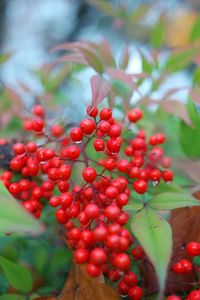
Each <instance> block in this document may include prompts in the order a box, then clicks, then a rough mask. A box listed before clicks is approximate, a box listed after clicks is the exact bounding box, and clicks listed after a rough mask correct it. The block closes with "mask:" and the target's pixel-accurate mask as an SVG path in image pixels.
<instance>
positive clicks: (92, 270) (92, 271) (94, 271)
mask: <svg viewBox="0 0 200 300" xmlns="http://www.w3.org/2000/svg"><path fill="white" fill-rule="evenodd" d="M86 271H87V273H88V275H90V276H91V277H98V276H99V275H100V274H101V272H102V269H101V268H100V267H98V266H96V265H94V264H92V263H89V264H88V265H87V267H86Z"/></svg>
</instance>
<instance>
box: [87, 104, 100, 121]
mask: <svg viewBox="0 0 200 300" xmlns="http://www.w3.org/2000/svg"><path fill="white" fill-rule="evenodd" d="M87 114H88V116H90V117H93V118H95V117H96V116H97V115H98V108H97V107H96V106H88V108H87Z"/></svg>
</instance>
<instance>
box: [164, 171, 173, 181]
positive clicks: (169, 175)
mask: <svg viewBox="0 0 200 300" xmlns="http://www.w3.org/2000/svg"><path fill="white" fill-rule="evenodd" d="M162 178H163V180H164V181H166V182H171V181H172V180H173V172H172V171H170V170H167V171H163V172H162Z"/></svg>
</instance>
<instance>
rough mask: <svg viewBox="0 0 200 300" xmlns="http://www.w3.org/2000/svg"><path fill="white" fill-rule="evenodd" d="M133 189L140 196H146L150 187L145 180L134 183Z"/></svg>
mask: <svg viewBox="0 0 200 300" xmlns="http://www.w3.org/2000/svg"><path fill="white" fill-rule="evenodd" d="M133 187H134V190H135V191H136V192H137V193H138V194H144V193H145V192H146V191H147V188H148V185H147V182H146V181H145V180H142V179H138V180H136V181H135V182H134V183H133Z"/></svg>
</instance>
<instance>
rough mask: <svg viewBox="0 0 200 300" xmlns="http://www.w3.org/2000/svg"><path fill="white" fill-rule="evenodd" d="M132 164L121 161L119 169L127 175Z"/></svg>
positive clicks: (124, 160) (118, 164)
mask: <svg viewBox="0 0 200 300" xmlns="http://www.w3.org/2000/svg"><path fill="white" fill-rule="evenodd" d="M129 168H130V164H129V162H128V160H126V159H119V160H118V161H117V169H118V170H119V171H120V172H122V173H127V172H128V171H129Z"/></svg>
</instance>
